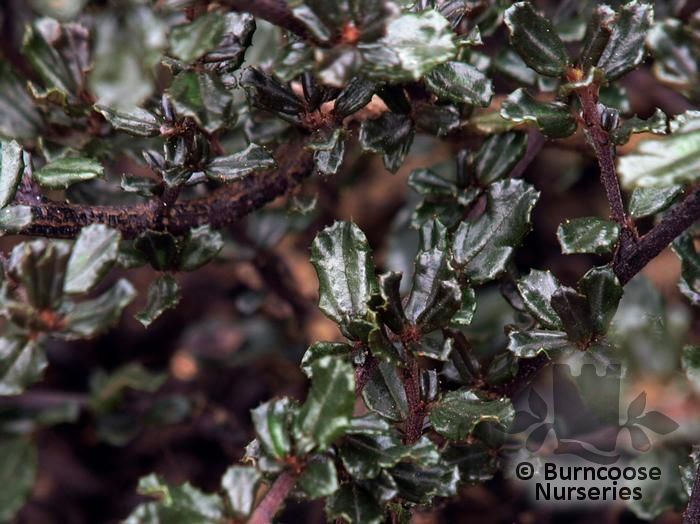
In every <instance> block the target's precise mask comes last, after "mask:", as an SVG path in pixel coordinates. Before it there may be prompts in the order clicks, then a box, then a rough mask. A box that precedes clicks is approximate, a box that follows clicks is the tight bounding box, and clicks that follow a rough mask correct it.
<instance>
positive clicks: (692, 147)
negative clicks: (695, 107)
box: [618, 111, 700, 187]
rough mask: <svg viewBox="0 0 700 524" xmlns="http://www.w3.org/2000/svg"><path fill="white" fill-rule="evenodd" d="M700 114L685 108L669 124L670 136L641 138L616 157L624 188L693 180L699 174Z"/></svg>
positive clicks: (681, 182)
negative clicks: (628, 149)
mask: <svg viewBox="0 0 700 524" xmlns="http://www.w3.org/2000/svg"><path fill="white" fill-rule="evenodd" d="M699 124H700V114H699V113H698V112H696V111H688V112H685V113H683V114H681V115H678V116H676V117H675V118H674V119H673V120H672V121H671V123H670V130H671V136H668V137H662V138H652V139H647V140H642V141H640V142H639V143H638V144H637V147H636V148H635V150H634V151H633V152H631V153H628V154H626V155H624V156H622V157H621V158H620V159H619V160H618V172H619V174H620V179H621V181H622V184H623V185H624V186H626V187H637V186H638V187H652V186H670V185H673V184H685V183H690V182H695V181H696V180H697V178H698V176H699V173H700V153H698V151H700V146H699V144H700V128H699Z"/></svg>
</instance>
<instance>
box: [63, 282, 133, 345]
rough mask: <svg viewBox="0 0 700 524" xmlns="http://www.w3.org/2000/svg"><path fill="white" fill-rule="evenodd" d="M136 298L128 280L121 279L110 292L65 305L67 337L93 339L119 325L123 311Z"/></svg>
mask: <svg viewBox="0 0 700 524" xmlns="http://www.w3.org/2000/svg"><path fill="white" fill-rule="evenodd" d="M135 297H136V290H135V289H134V287H133V286H132V285H131V284H130V283H129V281H128V280H124V279H120V280H118V281H117V283H116V284H114V285H113V286H112V287H111V288H110V289H109V290H108V291H105V292H104V293H103V294H101V295H100V296H99V297H97V298H95V299H92V300H85V301H82V302H78V303H77V304H72V303H70V302H67V303H65V304H64V309H65V317H64V322H65V324H66V333H65V334H66V336H68V337H70V338H72V337H79V338H91V337H94V336H95V335H98V334H99V333H103V332H105V331H107V330H108V329H110V328H111V327H112V326H114V324H116V323H117V321H118V320H119V318H120V317H121V314H122V311H123V310H124V308H125V307H126V306H128V305H129V304H130V303H131V302H132V301H133V300H134V298H135Z"/></svg>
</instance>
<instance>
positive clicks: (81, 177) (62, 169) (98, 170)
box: [32, 157, 104, 189]
mask: <svg viewBox="0 0 700 524" xmlns="http://www.w3.org/2000/svg"><path fill="white" fill-rule="evenodd" d="M103 174H104V168H103V167H102V164H100V163H99V162H97V161H96V160H93V159H91V158H84V157H77V158H73V157H65V158H59V159H57V160H54V161H53V162H51V163H49V164H46V165H45V166H44V167H42V168H41V169H39V170H37V171H34V173H33V175H32V176H33V177H34V179H35V180H36V181H37V182H39V184H41V185H42V186H43V187H45V188H48V189H65V188H67V187H68V186H70V185H72V184H75V183H76V182H84V181H86V180H92V179H94V178H99V177H101V176H102V175H103Z"/></svg>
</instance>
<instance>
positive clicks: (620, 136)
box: [611, 109, 668, 145]
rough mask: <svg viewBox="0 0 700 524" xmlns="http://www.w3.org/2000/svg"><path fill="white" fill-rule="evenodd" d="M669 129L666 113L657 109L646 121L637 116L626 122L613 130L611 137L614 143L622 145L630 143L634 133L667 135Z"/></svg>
mask: <svg viewBox="0 0 700 524" xmlns="http://www.w3.org/2000/svg"><path fill="white" fill-rule="evenodd" d="M667 129H668V118H667V117H666V113H664V112H663V111H661V109H656V111H654V114H653V115H651V116H650V117H649V118H647V119H645V120H644V119H641V118H639V117H636V116H634V117H632V118H629V119H627V120H625V121H624V122H623V123H622V125H621V126H620V127H618V128H617V129H614V130H613V132H612V133H611V135H612V140H613V142H615V143H616V144H617V145H622V144H626V143H627V142H629V139H630V137H631V136H632V133H654V134H657V135H665V134H666V133H667Z"/></svg>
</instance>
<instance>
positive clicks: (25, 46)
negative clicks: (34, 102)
mask: <svg viewBox="0 0 700 524" xmlns="http://www.w3.org/2000/svg"><path fill="white" fill-rule="evenodd" d="M22 54H23V55H24V56H25V57H26V58H27V60H28V61H29V63H30V64H31V65H32V68H33V69H34V71H35V72H36V74H37V75H38V76H39V78H40V79H41V80H42V82H43V83H44V85H45V87H47V88H56V89H57V90H59V91H60V92H62V93H63V94H68V93H73V92H74V91H75V89H76V83H75V78H74V77H73V75H72V74H71V72H70V70H69V69H68V66H67V65H66V63H65V61H64V60H63V58H62V57H61V56H60V54H59V53H58V51H57V50H56V49H55V48H53V47H52V46H51V45H50V44H49V43H48V42H47V41H46V39H45V38H44V36H43V35H42V33H41V32H40V31H39V30H38V28H37V27H36V26H31V25H30V26H27V28H26V30H25V32H24V38H23V41H22Z"/></svg>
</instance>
